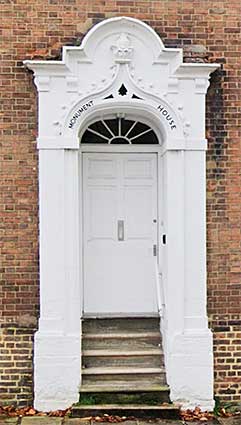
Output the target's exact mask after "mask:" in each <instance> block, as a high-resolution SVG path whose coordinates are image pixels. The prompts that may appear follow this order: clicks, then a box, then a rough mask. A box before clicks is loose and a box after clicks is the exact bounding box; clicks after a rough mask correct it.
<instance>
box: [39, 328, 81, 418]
mask: <svg viewBox="0 0 241 425" xmlns="http://www.w3.org/2000/svg"><path fill="white" fill-rule="evenodd" d="M34 350H35V353H34V407H35V408H36V409H37V410H41V411H50V410H56V409H66V408H68V407H69V406H71V405H72V404H73V403H75V402H77V401H78V399H79V386H80V379H81V375H80V353H81V349H80V334H76V335H75V334H74V335H67V334H62V335H60V334H57V335H56V334H54V333H45V332H40V331H38V332H36V334H35V342H34Z"/></svg>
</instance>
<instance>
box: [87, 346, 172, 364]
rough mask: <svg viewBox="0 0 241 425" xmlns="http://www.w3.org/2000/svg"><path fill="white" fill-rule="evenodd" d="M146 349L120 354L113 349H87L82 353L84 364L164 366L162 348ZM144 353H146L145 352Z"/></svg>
mask: <svg viewBox="0 0 241 425" xmlns="http://www.w3.org/2000/svg"><path fill="white" fill-rule="evenodd" d="M149 352H150V353H151V352H154V353H151V354H146V353H148V350H146V351H143V352H142V351H136V352H132V351H128V352H124V353H123V354H121V355H120V353H119V352H118V351H112V350H85V351H83V353H82V365H83V366H84V368H89V367H104V366H108V367H113V366H114V367H118V366H129V367H130V366H131V367H164V356H163V354H162V352H161V350H160V349H157V350H155V349H153V350H149ZM143 353H144V354H143Z"/></svg>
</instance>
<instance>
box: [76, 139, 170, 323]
mask: <svg viewBox="0 0 241 425" xmlns="http://www.w3.org/2000/svg"><path fill="white" fill-rule="evenodd" d="M85 153H108V154H110V155H112V154H118V153H119V154H121V153H123V154H125V153H127V154H144V153H148V154H150V153H153V154H155V155H156V188H157V190H156V196H157V229H156V231H157V235H156V240H157V256H156V265H157V269H156V272H157V273H158V276H157V275H156V282H155V289H156V297H157V306H158V311H157V313H153V314H148V313H147V314H143V313H131V314H128V316H129V317H138V316H139V317H142V316H143V315H144V316H145V317H150V316H152V317H154V316H158V317H161V316H162V306H163V300H162V298H163V296H162V294H163V288H162V287H161V285H162V271H161V264H162V252H161V246H160V228H161V223H162V221H163V220H162V203H161V193H162V191H161V184H162V179H161V178H160V177H161V175H162V174H161V160H162V155H161V145H160V144H159V145H149V146H148V145H143V146H142V145H131V146H130V145H129V146H128V145H113V144H112V145H108V146H107V145H96V144H90V145H87V144H82V145H81V144H80V149H79V167H80V168H79V169H80V173H79V176H80V181H79V191H80V194H79V199H80V208H79V212H80V220H79V221H80V223H81V226H80V240H81V241H82V244H81V246H80V264H81V271H82V272H81V274H80V287H81V294H82V295H81V306H80V307H81V312H80V317H81V318H82V317H102V318H103V317H117V316H118V317H121V316H122V315H123V316H126V313H123V314H122V313H120V314H119V313H118V314H111V313H110V314H105V313H96V314H91V313H90V314H88V313H84V290H85V288H84V237H83V228H84V196H83V185H84V176H83V154H85Z"/></svg>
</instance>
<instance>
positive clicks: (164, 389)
mask: <svg viewBox="0 0 241 425" xmlns="http://www.w3.org/2000/svg"><path fill="white" fill-rule="evenodd" d="M87 392H90V393H100V392H102V393H123V392H124V393H127V392H128V393H141V392H142V393H143V392H144V393H145V392H170V387H169V386H168V385H158V386H150V387H144V388H143V387H140V386H138V387H131V386H129V388H128V387H126V388H123V387H122V388H121V387H117V386H116V387H114V388H110V387H104V386H103V387H101V386H98V385H96V387H94V386H93V385H91V386H88V385H87V384H83V385H82V386H81V387H80V389H79V393H87Z"/></svg>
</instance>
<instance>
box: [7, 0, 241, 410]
mask: <svg viewBox="0 0 241 425" xmlns="http://www.w3.org/2000/svg"><path fill="white" fill-rule="evenodd" d="M0 9H1V18H0V19H1V25H0V42H1V47H0V73H1V80H0V84H1V90H0V93H1V98H2V99H1V100H2V102H1V104H0V108H1V110H0V133H1V137H0V147H1V151H0V161H1V167H0V170H1V171H0V173H1V174H0V176H1V195H0V196H1V198H0V209H1V210H0V214H1V238H2V239H1V242H2V243H1V265H0V267H1V269H0V274H1V275H0V279H1V286H0V320H1V323H2V326H3V327H2V331H1V332H2V333H1V339H2V342H1V344H2V345H3V354H2V363H1V367H2V368H3V375H2V376H3V382H5V386H4V392H2V394H3V396H2V401H4V400H5V401H6V400H8V402H14V401H15V402H21V403H30V402H31V398H32V388H31V382H32V377H31V376H32V375H31V371H30V369H31V361H32V336H33V332H34V329H35V326H36V318H37V316H38V230H37V229H38V219H37V212H38V204H37V168H38V164H37V154H36V142H35V139H36V132H37V107H36V92H35V88H34V85H33V83H32V75H31V74H30V73H28V72H27V71H26V70H25V69H24V68H23V66H22V62H21V61H22V60H23V59H27V58H30V59H37V58H40V59H41V58H44V59H47V58H49V59H53V58H59V57H60V55H61V46H62V45H64V44H79V42H80V40H81V39H82V37H83V34H85V33H86V31H87V30H88V29H89V28H90V27H91V26H92V25H93V24H95V23H97V22H99V21H101V20H102V19H104V18H108V17H113V16H118V15H127V16H133V17H135V18H139V19H141V20H144V21H145V22H147V23H148V24H149V25H151V26H152V27H153V28H154V29H155V30H156V31H157V33H158V34H159V35H160V36H161V37H162V39H163V42H164V44H165V45H166V47H183V48H184V56H185V60H186V61H207V60H209V61H216V62H220V63H221V64H222V69H221V70H220V71H217V72H216V73H215V74H214V76H213V77H212V84H211V86H210V89H209V94H208V100H207V137H208V141H209V151H208V157H207V159H208V161H207V177H208V182H207V200H208V203H207V235H208V241H207V247H208V310H209V317H210V326H211V327H212V328H213V330H214V350H215V351H214V353H215V392H216V394H218V395H219V396H220V397H221V399H223V400H231V399H232V400H236V399H238V398H240V393H241V382H240V381H241V350H240V348H239V347H240V342H241V337H240V335H241V331H240V324H241V301H240V300H241V266H240V263H241V262H240V258H241V252H240V251H241V226H240V223H241V193H240V192H241V146H240V140H241V137H240V136H241V118H240V106H241V105H240V103H241V78H240V77H241V40H240V38H241V37H240V33H241V31H240V26H241V18H240V16H241V3H240V0H232V1H230V0H223V1H222V0H216V1H213V0H182V1H181V0H159V1H149V0H143V1H134V0H133V1H125V0H119V1H117V0H116V1H114V0H108V1H107V0H106V1H105V0H95V1H94V0H88V1H87V0H61V1H60V0H29V1H25V0H5V1H0ZM21 344H22V345H21ZM21 347H22V348H23V350H24V351H23V353H22V354H21V352H18V350H20V349H21ZM21 356H22V358H20V357H21ZM11 377H12V378H13V379H12V382H11ZM15 378H16V379H15ZM10 382H11V384H10ZM20 387H21V388H23V389H21V388H20Z"/></svg>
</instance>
